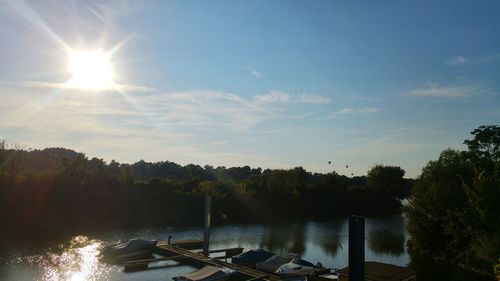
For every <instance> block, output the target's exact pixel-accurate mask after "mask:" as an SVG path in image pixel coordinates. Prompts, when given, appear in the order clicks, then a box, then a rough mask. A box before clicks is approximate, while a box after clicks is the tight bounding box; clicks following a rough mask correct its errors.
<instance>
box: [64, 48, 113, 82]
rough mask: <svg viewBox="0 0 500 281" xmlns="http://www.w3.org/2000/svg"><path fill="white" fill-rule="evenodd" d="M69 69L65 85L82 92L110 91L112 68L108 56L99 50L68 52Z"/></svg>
mask: <svg viewBox="0 0 500 281" xmlns="http://www.w3.org/2000/svg"><path fill="white" fill-rule="evenodd" d="M68 56H69V69H70V72H71V74H72V77H71V79H70V80H69V81H68V82H67V85H68V86H69V87H71V88H75V89H82V90H93V91H100V90H108V89H112V88H113V85H114V81H113V78H114V77H113V76H114V74H113V66H112V64H111V61H110V55H109V54H107V53H104V52H102V51H101V50H92V51H89V50H69V51H68Z"/></svg>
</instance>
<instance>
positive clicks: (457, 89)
mask: <svg viewBox="0 0 500 281" xmlns="http://www.w3.org/2000/svg"><path fill="white" fill-rule="evenodd" d="M487 93H488V90H487V89H486V88H485V87H484V85H483V83H477V84H455V85H440V84H438V83H435V82H426V83H425V84H424V85H423V86H422V87H419V88H416V89H412V90H409V91H406V92H405V93H404V95H405V96H410V97H419V98H447V99H453V98H468V97H473V96H479V95H484V94H487Z"/></svg>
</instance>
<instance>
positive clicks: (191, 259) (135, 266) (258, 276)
mask: <svg viewBox="0 0 500 281" xmlns="http://www.w3.org/2000/svg"><path fill="white" fill-rule="evenodd" d="M201 248H202V242H201V241H199V240H179V241H175V242H173V241H170V243H169V242H166V241H165V242H159V243H158V244H157V248H156V249H157V251H156V253H159V254H161V255H163V257H161V258H152V259H143V260H134V261H128V262H126V263H125V267H124V270H125V271H137V270H145V269H151V268H150V267H149V263H155V262H161V261H176V262H183V263H190V264H195V265H197V266H207V265H211V266H215V267H226V268H229V269H232V270H234V271H236V272H238V273H240V274H243V275H245V276H247V277H248V279H247V281H250V280H251V281H256V280H264V281H282V280H283V279H282V278H281V277H280V276H278V275H275V274H270V273H267V272H262V271H260V270H257V269H254V268H250V267H246V266H242V265H238V264H233V263H228V262H226V261H223V260H221V259H227V258H231V257H233V256H235V255H238V254H240V253H242V251H243V248H239V247H238V248H229V249H219V250H211V251H209V252H208V253H209V254H214V253H223V255H222V256H217V257H209V256H205V255H203V253H202V252H199V251H193V250H194V249H198V250H199V249H201ZM173 266H177V264H172V265H165V266H162V267H173ZM153 268H156V267H153ZM160 268H161V267H160ZM325 273H328V274H329V273H330V270H328V272H325ZM328 274H326V275H328ZM336 274H338V277H339V279H338V280H340V281H347V280H348V279H349V277H348V276H349V268H348V267H346V268H343V269H341V270H339V271H337V273H336ZM326 275H323V276H325V277H322V275H320V274H318V276H310V278H311V280H315V281H330V279H328V277H326ZM308 278H309V277H308ZM365 280H366V281H382V280H383V281H389V280H390V281H414V280H415V272H414V271H412V270H411V269H409V268H406V267H401V266H396V265H390V264H384V263H378V262H365Z"/></svg>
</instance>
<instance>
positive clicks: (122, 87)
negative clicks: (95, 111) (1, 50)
mask: <svg viewBox="0 0 500 281" xmlns="http://www.w3.org/2000/svg"><path fill="white" fill-rule="evenodd" d="M9 84H12V83H9ZM14 84H17V85H20V86H21V87H26V88H39V89H68V90H79V88H76V87H74V86H73V85H71V84H69V83H58V82H43V81H24V82H17V83H15V82H14ZM86 91H89V90H88V89H86ZM99 91H102V90H99ZM105 91H119V92H154V91H156V90H155V89H154V88H151V87H146V86H141V85H132V84H120V83H113V85H112V86H111V87H110V88H108V89H105Z"/></svg>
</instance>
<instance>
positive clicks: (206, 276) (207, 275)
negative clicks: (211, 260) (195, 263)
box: [174, 265, 229, 281]
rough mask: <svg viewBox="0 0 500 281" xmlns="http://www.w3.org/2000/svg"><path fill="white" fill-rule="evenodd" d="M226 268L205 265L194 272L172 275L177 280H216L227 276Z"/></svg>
mask: <svg viewBox="0 0 500 281" xmlns="http://www.w3.org/2000/svg"><path fill="white" fill-rule="evenodd" d="M228 275H229V273H228V272H227V270H224V269H222V268H218V267H215V266H211V265H208V266H205V267H203V268H202V269H200V270H197V271H195V272H191V273H187V274H184V275H182V276H179V277H174V280H178V281H217V280H223V279H226V278H227V277H228Z"/></svg>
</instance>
